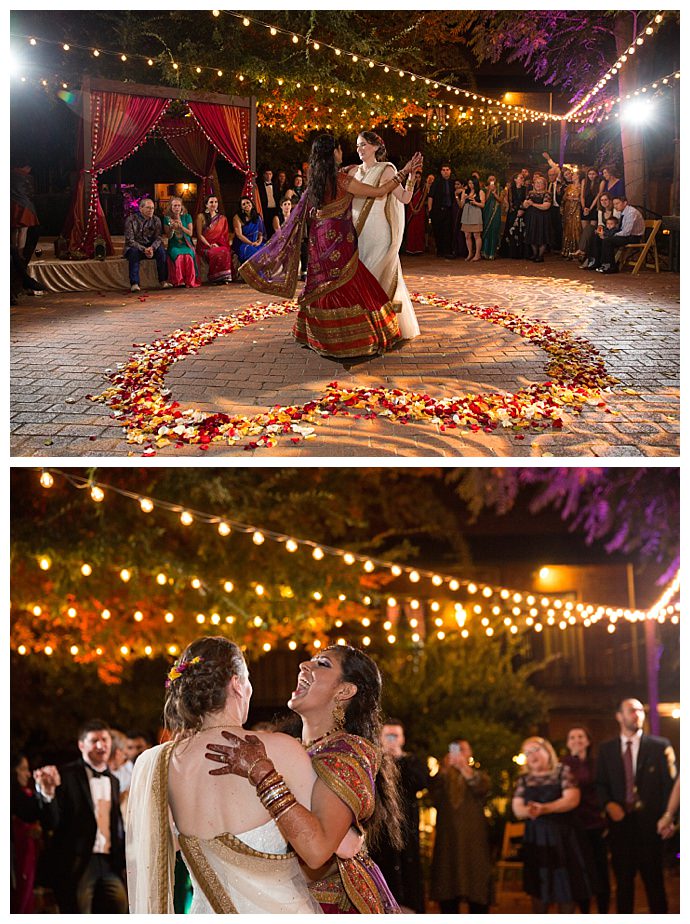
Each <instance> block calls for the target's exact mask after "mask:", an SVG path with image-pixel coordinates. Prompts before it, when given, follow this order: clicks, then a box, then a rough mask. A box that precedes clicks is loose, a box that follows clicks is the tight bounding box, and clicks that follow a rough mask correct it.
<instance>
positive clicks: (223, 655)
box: [163, 635, 247, 736]
mask: <svg viewBox="0 0 690 924" xmlns="http://www.w3.org/2000/svg"><path fill="white" fill-rule="evenodd" d="M194 658H199V661H197V662H196V663H194V664H192V663H191V662H192V661H193V660H194ZM177 665H178V666H179V665H182V669H181V670H180V671H179V676H178V677H176V678H175V679H174V680H170V681H169V686H168V688H167V693H166V696H165V706H164V707H163V718H164V721H165V727H166V729H167V730H168V731H169V732H171V733H172V734H173V735H175V736H186V735H188V734H191V733H193V732H195V731H198V730H199V729H200V728H201V725H202V722H203V720H204V716H205V715H207V714H208V713H213V712H219V711H220V710H221V709H223V707H224V706H225V701H226V699H227V690H228V683H229V681H230V679H231V678H232V677H235V676H243V675H244V674H246V672H247V665H246V662H245V660H244V655H243V654H242V652H241V650H240V649H239V647H238V646H237V645H236V644H235V643H234V642H231V641H230V640H229V639H227V638H223V637H222V636H220V635H205V636H203V637H202V638H198V639H196V640H195V641H193V642H192V643H191V645H187V647H186V648H185V650H184V651H183V653H182V655H181V657H180V660H179V661H178V662H177Z"/></svg>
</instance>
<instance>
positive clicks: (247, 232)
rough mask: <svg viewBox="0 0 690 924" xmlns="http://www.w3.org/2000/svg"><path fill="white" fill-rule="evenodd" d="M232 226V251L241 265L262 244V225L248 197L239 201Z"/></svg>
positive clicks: (243, 197)
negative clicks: (233, 233)
mask: <svg viewBox="0 0 690 924" xmlns="http://www.w3.org/2000/svg"><path fill="white" fill-rule="evenodd" d="M269 172H270V171H269ZM232 226H233V230H234V232H235V237H234V239H233V242H232V249H233V250H234V252H235V253H236V254H237V257H238V259H239V261H240V264H242V263H244V261H245V260H248V259H249V258H250V257H251V256H253V255H254V254H255V253H257V251H258V250H259V249H260V248H261V247H262V246H263V244H264V223H263V221H262V220H261V216H260V215H259V214H258V212H257V211H256V209H255V208H254V203H253V202H252V200H251V199H250V198H249V196H242V198H241V199H240V209H239V212H238V213H237V214H236V215H235V217H234V218H233V220H232Z"/></svg>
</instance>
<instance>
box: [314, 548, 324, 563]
mask: <svg viewBox="0 0 690 924" xmlns="http://www.w3.org/2000/svg"><path fill="white" fill-rule="evenodd" d="M324 554H325V552H324V550H323V549H322V548H319V546H318V545H317V546H316V548H315V549H314V551H313V552H312V553H311V556H312V558H314V559H316V561H321V559H322V558H323V556H324Z"/></svg>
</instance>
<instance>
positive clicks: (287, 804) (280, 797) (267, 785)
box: [249, 761, 297, 821]
mask: <svg viewBox="0 0 690 924" xmlns="http://www.w3.org/2000/svg"><path fill="white" fill-rule="evenodd" d="M257 763H258V761H257ZM249 779H250V782H252V780H251V777H250V778H249ZM256 794H257V796H258V797H259V799H260V800H261V804H262V805H263V807H264V808H265V809H266V811H267V812H268V814H269V815H270V816H271V818H272V819H273V820H274V821H278V820H279V819H280V818H282V817H283V815H285V813H286V812H289V811H290V809H291V808H292V807H293V806H295V805H297V799H295V797H294V796H293V794H292V793H291V792H290V790H289V789H288V787H287V785H286V784H285V780H284V779H283V778H282V776H281V775H280V774H279V773H278V771H277V770H276V769H275V768H274V769H273V770H271V771H270V772H269V773H267V774H266V776H265V777H264V778H263V779H262V780H261V781H260V782H259V783H257V784H256Z"/></svg>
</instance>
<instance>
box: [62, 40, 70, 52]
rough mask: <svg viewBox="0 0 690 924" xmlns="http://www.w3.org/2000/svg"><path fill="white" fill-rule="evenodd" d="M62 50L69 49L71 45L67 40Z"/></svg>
mask: <svg viewBox="0 0 690 924" xmlns="http://www.w3.org/2000/svg"><path fill="white" fill-rule="evenodd" d="M62 50H63V51H69V45H68V44H67V42H65V44H64V45H63V46H62Z"/></svg>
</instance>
